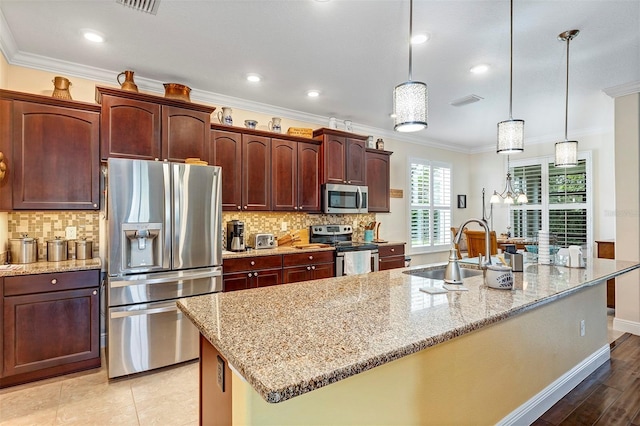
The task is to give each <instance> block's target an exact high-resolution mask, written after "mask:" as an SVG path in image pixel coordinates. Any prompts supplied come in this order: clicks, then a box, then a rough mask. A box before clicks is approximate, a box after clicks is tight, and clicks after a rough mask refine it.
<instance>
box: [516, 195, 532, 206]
mask: <svg viewBox="0 0 640 426" xmlns="http://www.w3.org/2000/svg"><path fill="white" fill-rule="evenodd" d="M528 202H529V199H528V198H527V194H525V193H524V192H523V193H522V194H520V195H518V198H516V203H518V204H527V203H528Z"/></svg>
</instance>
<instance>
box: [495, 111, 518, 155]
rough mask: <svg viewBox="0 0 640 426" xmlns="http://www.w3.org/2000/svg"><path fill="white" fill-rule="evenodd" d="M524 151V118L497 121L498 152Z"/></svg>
mask: <svg viewBox="0 0 640 426" xmlns="http://www.w3.org/2000/svg"><path fill="white" fill-rule="evenodd" d="M522 151H524V120H514V119H510V120H505V121H501V122H500V123H498V147H497V152H498V153H499V154H513V153H516V152H522Z"/></svg>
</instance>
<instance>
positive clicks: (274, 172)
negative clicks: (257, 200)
mask: <svg viewBox="0 0 640 426" xmlns="http://www.w3.org/2000/svg"><path fill="white" fill-rule="evenodd" d="M271 164H272V169H271V179H272V185H271V188H272V191H273V196H272V203H271V204H272V210H274V211H299V212H319V211H320V145H319V144H318V143H317V142H295V141H288V140H282V139H272V140H271Z"/></svg>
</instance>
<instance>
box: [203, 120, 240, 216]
mask: <svg viewBox="0 0 640 426" xmlns="http://www.w3.org/2000/svg"><path fill="white" fill-rule="evenodd" d="M209 164H212V165H215V166H221V167H222V197H221V198H222V210H240V209H241V208H242V134H241V133H238V132H230V131H226V130H217V129H212V130H211V146H210V147H209Z"/></svg>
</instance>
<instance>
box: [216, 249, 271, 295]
mask: <svg viewBox="0 0 640 426" xmlns="http://www.w3.org/2000/svg"><path fill="white" fill-rule="evenodd" d="M222 270H223V271H224V274H223V275H222V283H223V284H222V285H223V291H236V290H244V289H248V288H256V287H266V286H270V285H277V284H281V283H282V256H281V255H274V256H255V257H241V258H236V259H224V261H223V262H222Z"/></svg>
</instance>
